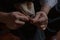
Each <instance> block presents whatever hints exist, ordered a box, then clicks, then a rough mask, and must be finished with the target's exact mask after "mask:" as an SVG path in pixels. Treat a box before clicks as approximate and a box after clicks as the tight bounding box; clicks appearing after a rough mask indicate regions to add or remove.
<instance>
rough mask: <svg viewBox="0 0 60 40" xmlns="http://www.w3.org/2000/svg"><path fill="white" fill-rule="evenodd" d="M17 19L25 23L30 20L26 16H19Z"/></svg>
mask: <svg viewBox="0 0 60 40" xmlns="http://www.w3.org/2000/svg"><path fill="white" fill-rule="evenodd" d="M16 18H17V19H20V20H23V21H28V20H29V18H28V17H26V16H20V15H17V16H16Z"/></svg>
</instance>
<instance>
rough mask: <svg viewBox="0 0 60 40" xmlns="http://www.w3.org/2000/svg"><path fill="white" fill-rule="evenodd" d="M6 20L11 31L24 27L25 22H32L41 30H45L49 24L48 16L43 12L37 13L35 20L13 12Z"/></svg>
mask: <svg viewBox="0 0 60 40" xmlns="http://www.w3.org/2000/svg"><path fill="white" fill-rule="evenodd" d="M6 18H7V20H5V24H6V25H7V27H8V28H10V29H17V28H19V27H22V26H23V25H24V24H25V21H29V20H31V21H30V22H31V23H32V24H34V25H36V26H37V27H38V28H39V29H42V30H45V29H46V27H47V23H48V18H47V15H46V13H45V12H43V11H41V12H37V13H36V16H35V18H33V19H31V18H29V17H28V16H25V15H24V14H22V13H20V12H12V13H11V14H9V15H8V16H7V17H6Z"/></svg>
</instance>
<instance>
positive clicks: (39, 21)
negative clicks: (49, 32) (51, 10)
mask: <svg viewBox="0 0 60 40" xmlns="http://www.w3.org/2000/svg"><path fill="white" fill-rule="evenodd" d="M32 21H33V22H32V23H33V24H35V25H36V26H37V27H38V28H40V29H42V30H45V29H46V27H47V24H48V17H47V15H46V13H45V12H43V11H40V12H37V14H36V17H35V18H34V19H32Z"/></svg>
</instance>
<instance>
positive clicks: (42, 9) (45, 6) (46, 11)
mask: <svg viewBox="0 0 60 40" xmlns="http://www.w3.org/2000/svg"><path fill="white" fill-rule="evenodd" d="M50 9H51V7H50V6H48V5H44V6H43V7H42V8H41V10H40V11H43V12H45V13H46V14H47V15H48V13H49V11H50Z"/></svg>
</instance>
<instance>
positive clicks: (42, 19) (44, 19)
mask: <svg viewBox="0 0 60 40" xmlns="http://www.w3.org/2000/svg"><path fill="white" fill-rule="evenodd" d="M45 21H48V18H45V17H41V18H40V19H39V20H38V22H45Z"/></svg>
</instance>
